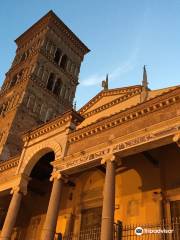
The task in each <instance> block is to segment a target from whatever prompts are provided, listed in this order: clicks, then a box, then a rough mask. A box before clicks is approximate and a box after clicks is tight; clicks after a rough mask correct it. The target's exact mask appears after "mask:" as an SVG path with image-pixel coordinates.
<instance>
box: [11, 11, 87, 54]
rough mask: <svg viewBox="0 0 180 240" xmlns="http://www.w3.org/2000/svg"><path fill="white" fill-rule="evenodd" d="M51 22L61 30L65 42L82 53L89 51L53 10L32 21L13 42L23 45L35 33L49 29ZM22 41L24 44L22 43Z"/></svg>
mask: <svg viewBox="0 0 180 240" xmlns="http://www.w3.org/2000/svg"><path fill="white" fill-rule="evenodd" d="M52 24H54V25H55V26H56V27H57V29H58V30H60V31H61V32H62V35H63V38H64V39H65V40H66V42H67V41H68V42H70V43H73V45H74V46H75V47H77V48H78V50H79V51H80V52H81V53H82V54H86V53H88V52H89V51H90V50H89V49H88V48H87V47H86V46H85V44H84V43H83V42H82V41H81V40H80V39H79V38H78V37H77V36H76V35H75V34H74V33H73V32H72V31H71V30H70V29H69V28H68V27H67V26H66V25H65V24H64V23H63V22H62V20H61V19H60V18H58V17H57V16H56V14H55V13H53V11H50V12H48V13H47V14H46V15H45V16H43V17H42V18H41V19H40V20H39V21H37V22H36V23H34V24H33V25H32V26H31V27H30V28H29V29H28V30H27V31H25V32H24V33H23V34H22V35H21V36H19V37H18V38H17V39H16V40H15V42H16V43H17V44H18V45H20V44H21V45H22V46H24V45H25V44H26V42H27V41H29V40H30V39H32V38H34V37H35V36H36V35H39V34H40V32H41V31H43V30H45V29H47V30H49V29H50V27H52ZM61 38H62V36H61ZM23 43H25V44H24V45H23Z"/></svg>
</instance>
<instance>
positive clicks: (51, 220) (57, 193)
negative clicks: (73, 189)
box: [41, 172, 63, 240]
mask: <svg viewBox="0 0 180 240" xmlns="http://www.w3.org/2000/svg"><path fill="white" fill-rule="evenodd" d="M50 180H51V181H52V180H53V181H54V182H53V187H52V192H51V196H50V200H49V205H48V210H47V214H46V219H45V222H44V226H43V229H42V234H41V240H53V239H54V235H55V232H56V224H57V218H58V213H59V205H60V197H61V191H62V185H63V180H62V175H61V174H60V173H59V172H54V173H53V174H52V177H51V179H50Z"/></svg>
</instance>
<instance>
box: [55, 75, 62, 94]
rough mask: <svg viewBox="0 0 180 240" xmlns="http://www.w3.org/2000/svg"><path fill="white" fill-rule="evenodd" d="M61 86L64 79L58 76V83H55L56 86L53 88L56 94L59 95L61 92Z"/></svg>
mask: <svg viewBox="0 0 180 240" xmlns="http://www.w3.org/2000/svg"><path fill="white" fill-rule="evenodd" d="M61 87H62V81H61V79H60V78H58V79H57V80H56V83H55V86H54V89H53V93H54V94H55V95H56V96H59V94H60V91H61Z"/></svg>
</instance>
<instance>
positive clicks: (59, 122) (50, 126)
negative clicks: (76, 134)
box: [23, 110, 83, 142]
mask: <svg viewBox="0 0 180 240" xmlns="http://www.w3.org/2000/svg"><path fill="white" fill-rule="evenodd" d="M82 120H83V117H82V116H80V115H79V114H78V113H77V112H75V111H74V110H70V111H67V112H66V113H64V114H63V115H62V116H60V117H57V118H55V119H52V120H51V121H49V122H48V123H44V124H42V125H40V126H38V127H35V128H33V129H31V130H30V131H28V132H27V133H25V134H24V135H23V141H24V142H26V141H29V140H32V139H35V138H38V137H40V136H42V135H44V134H47V133H48V132H51V131H53V130H55V129H57V128H59V127H61V126H63V125H65V124H66V123H67V122H69V128H71V127H72V125H73V123H74V124H77V123H78V122H81V121H82Z"/></svg>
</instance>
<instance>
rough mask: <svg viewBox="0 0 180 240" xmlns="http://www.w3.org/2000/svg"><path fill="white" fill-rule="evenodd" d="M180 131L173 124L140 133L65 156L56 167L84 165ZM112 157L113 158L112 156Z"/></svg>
mask: <svg viewBox="0 0 180 240" xmlns="http://www.w3.org/2000/svg"><path fill="white" fill-rule="evenodd" d="M178 131H180V125H175V126H172V127H168V128H164V129H161V130H158V131H153V132H152V133H148V134H145V135H141V136H138V137H135V138H132V139H130V140H126V141H120V142H119V143H117V144H113V143H112V144H110V145H109V146H108V147H106V148H103V149H100V150H98V151H96V152H93V153H89V154H88V153H84V154H82V156H81V157H78V158H74V157H72V158H70V157H71V156H67V158H64V159H62V160H61V161H60V162H59V163H57V166H56V167H57V168H58V169H59V170H60V171H61V172H63V171H66V170H68V169H72V168H75V167H80V166H83V165H84V166H86V165H87V164H90V163H92V162H96V161H97V160H98V159H103V158H104V157H105V156H106V158H107V159H108V158H109V156H110V157H111V156H114V155H113V154H117V153H119V152H121V151H124V150H127V149H130V148H134V147H136V146H138V145H142V144H145V143H149V142H153V141H155V140H157V139H160V138H164V137H166V136H169V135H173V134H174V133H176V132H178ZM112 159H114V158H112Z"/></svg>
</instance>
